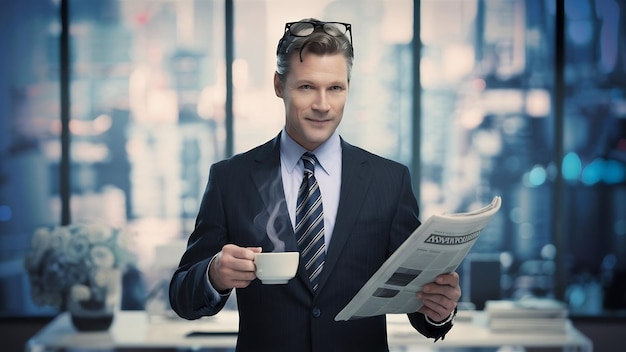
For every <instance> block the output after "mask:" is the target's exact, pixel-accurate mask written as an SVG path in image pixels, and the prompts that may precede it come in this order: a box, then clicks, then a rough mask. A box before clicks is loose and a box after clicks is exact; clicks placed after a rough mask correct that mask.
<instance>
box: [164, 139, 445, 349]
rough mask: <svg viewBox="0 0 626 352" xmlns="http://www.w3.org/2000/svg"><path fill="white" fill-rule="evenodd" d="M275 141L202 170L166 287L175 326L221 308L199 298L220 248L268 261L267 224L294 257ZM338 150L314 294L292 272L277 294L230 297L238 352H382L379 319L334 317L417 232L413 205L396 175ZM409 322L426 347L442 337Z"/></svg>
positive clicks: (241, 292)
mask: <svg viewBox="0 0 626 352" xmlns="http://www.w3.org/2000/svg"><path fill="white" fill-rule="evenodd" d="M279 140H280V135H278V136H277V137H276V138H275V139H273V140H271V141H269V142H267V143H265V144H264V145H261V146H259V147H257V148H255V149H252V150H250V151H248V152H246V153H243V154H240V155H236V156H234V157H232V158H230V159H228V160H223V161H220V162H218V163H216V164H214V165H213V166H212V167H211V171H210V173H209V181H208V184H207V187H206V191H205V194H204V197H203V200H202V204H201V206H200V210H199V214H198V217H197V220H196V228H195V230H194V231H193V233H192V234H191V236H190V238H189V243H188V247H187V250H186V252H185V254H184V255H183V257H182V259H181V262H180V266H179V268H178V270H177V271H176V272H175V274H174V276H173V278H172V281H171V284H170V302H171V305H172V308H173V309H174V311H176V312H177V313H178V314H179V315H180V316H182V317H184V318H187V319H196V318H199V317H201V316H204V315H213V314H216V313H217V312H219V310H220V309H221V308H222V306H223V305H222V306H218V307H211V306H210V304H208V298H207V293H206V291H205V290H204V289H201V288H202V287H203V285H202V282H204V281H206V267H207V265H208V263H209V261H210V259H211V258H212V257H213V256H214V255H215V254H216V253H218V252H219V251H220V250H221V248H222V246H224V245H225V244H227V243H234V244H237V245H239V246H262V247H263V251H264V252H268V251H272V250H273V249H274V246H275V244H274V243H273V242H272V241H271V240H270V239H269V238H268V236H267V232H268V231H267V227H266V225H267V223H268V219H270V218H272V219H273V220H272V221H271V224H272V228H273V229H274V230H276V232H277V236H278V237H279V238H280V239H281V240H282V241H283V242H284V246H285V250H287V251H297V250H298V247H297V244H296V241H295V236H294V233H293V229H292V226H291V222H290V220H289V215H288V212H287V207H286V205H285V202H284V193H283V188H282V182H281V181H280V179H281V176H280V152H279V149H280V148H279V145H280V143H279ZM341 143H342V154H343V168H342V176H341V177H342V181H341V182H342V183H341V194H340V200H339V208H338V210H337V220H336V224H335V228H334V230H333V237H332V240H331V243H330V245H329V247H328V253H327V257H326V263H325V265H324V270H323V271H322V274H321V279H320V280H321V281H320V287H319V288H318V290H317V291H316V293H313V291H312V290H311V287H310V285H309V282H308V279H307V276H306V272H305V269H304V267H303V266H302V263H301V264H300V267H299V268H298V273H297V275H296V277H295V278H294V279H292V280H290V281H289V283H288V284H286V285H262V284H261V283H260V281H259V280H255V281H253V282H252V283H251V284H250V285H249V286H248V287H247V288H245V289H238V290H237V304H238V307H239V315H240V325H239V337H238V342H237V350H238V351H290V352H307V351H320V352H329V351H387V350H388V348H387V333H386V323H385V317H384V316H379V317H373V318H363V319H357V320H351V321H347V322H336V321H335V320H334V317H335V315H337V313H338V312H339V311H340V310H341V309H342V308H343V307H344V306H345V305H346V304H347V303H348V302H349V301H350V299H351V298H352V297H353V296H354V295H355V294H356V292H357V291H358V290H359V289H360V288H361V286H363V284H364V283H365V282H366V281H367V280H368V279H369V278H370V277H371V276H372V275H373V274H374V273H375V272H376V270H377V269H378V268H379V267H380V265H381V264H382V263H383V262H384V261H385V259H386V258H388V257H389V256H390V255H391V254H392V253H393V252H394V250H395V249H396V248H398V246H400V245H401V244H402V242H403V241H404V240H405V239H406V237H407V236H408V235H410V234H411V232H412V231H413V230H414V229H415V228H416V227H417V226H418V225H419V220H418V212H419V210H418V205H417V202H416V200H415V197H414V195H413V192H412V189H411V182H410V176H409V172H408V169H407V168H406V167H405V166H403V165H401V164H399V163H396V162H394V161H390V160H387V159H384V158H381V157H378V156H376V155H374V154H371V153H369V152H366V151H364V150H362V149H360V148H357V147H354V146H352V145H350V144H348V143H346V142H344V141H343V140H342V142H341ZM274 210H277V213H276V214H277V216H276V217H275V218H274V217H272V216H271V215H272V213H273V211H274ZM409 319H410V321H411V324H412V325H413V326H414V327H415V328H416V329H417V330H418V331H420V332H421V333H422V334H424V335H426V336H428V337H438V336H441V335H442V334H444V333H445V332H446V331H447V330H448V329H449V328H447V329H437V328H433V327H432V326H430V325H427V324H426V323H425V321H424V316H423V315H421V314H419V313H416V314H409Z"/></svg>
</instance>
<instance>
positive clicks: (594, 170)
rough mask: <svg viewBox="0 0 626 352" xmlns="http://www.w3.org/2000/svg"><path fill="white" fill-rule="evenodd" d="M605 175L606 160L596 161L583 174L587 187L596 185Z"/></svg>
mask: <svg viewBox="0 0 626 352" xmlns="http://www.w3.org/2000/svg"><path fill="white" fill-rule="evenodd" d="M603 173H604V160H602V159H596V160H594V161H592V162H591V164H589V165H587V166H586V167H585V168H584V170H583V173H582V181H583V183H584V184H585V185H587V186H592V185H595V184H596V183H598V182H600V181H601V180H602V174H603Z"/></svg>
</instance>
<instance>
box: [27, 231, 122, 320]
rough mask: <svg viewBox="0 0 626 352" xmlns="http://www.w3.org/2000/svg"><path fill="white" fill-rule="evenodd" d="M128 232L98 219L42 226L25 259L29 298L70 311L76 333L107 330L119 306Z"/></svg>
mask: <svg viewBox="0 0 626 352" xmlns="http://www.w3.org/2000/svg"><path fill="white" fill-rule="evenodd" d="M129 241H130V236H129V234H128V233H127V232H125V231H123V230H122V229H117V228H113V227H109V226H106V225H102V224H96V223H85V224H71V225H66V226H54V227H41V228H38V229H36V230H35V232H34V233H33V237H32V246H31V249H30V251H29V253H28V254H27V255H26V257H25V262H24V265H25V268H26V271H27V272H28V276H29V279H30V288H31V296H32V299H33V302H34V303H35V304H37V305H40V306H44V305H46V306H51V307H56V308H59V309H61V310H66V311H68V312H69V314H70V316H71V319H72V323H73V324H74V326H75V327H76V328H77V329H78V330H80V331H94V330H106V329H108V328H109V327H110V325H111V323H112V322H113V316H114V312H115V310H116V309H117V307H118V306H119V304H120V292H121V287H120V286H121V274H122V271H123V269H124V268H125V267H126V265H127V264H129V262H130V260H131V259H132V256H131V252H130V251H129V250H128V249H129V248H130V247H129V244H130V242H129Z"/></svg>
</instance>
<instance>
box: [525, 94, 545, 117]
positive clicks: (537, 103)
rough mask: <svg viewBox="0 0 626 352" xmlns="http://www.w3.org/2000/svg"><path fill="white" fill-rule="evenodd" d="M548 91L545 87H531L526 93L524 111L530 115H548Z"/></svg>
mask: <svg viewBox="0 0 626 352" xmlns="http://www.w3.org/2000/svg"><path fill="white" fill-rule="evenodd" d="M550 108H551V106H550V93H549V92H548V91H547V90H545V89H532V90H529V91H528V92H527V93H526V113H527V114H528V116H531V117H547V116H548V115H550Z"/></svg>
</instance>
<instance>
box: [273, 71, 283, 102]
mask: <svg viewBox="0 0 626 352" xmlns="http://www.w3.org/2000/svg"><path fill="white" fill-rule="evenodd" d="M274 92H275V93H276V96H277V97H279V98H282V97H283V84H282V82H281V81H280V77H278V72H274Z"/></svg>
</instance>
